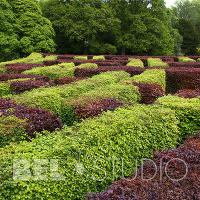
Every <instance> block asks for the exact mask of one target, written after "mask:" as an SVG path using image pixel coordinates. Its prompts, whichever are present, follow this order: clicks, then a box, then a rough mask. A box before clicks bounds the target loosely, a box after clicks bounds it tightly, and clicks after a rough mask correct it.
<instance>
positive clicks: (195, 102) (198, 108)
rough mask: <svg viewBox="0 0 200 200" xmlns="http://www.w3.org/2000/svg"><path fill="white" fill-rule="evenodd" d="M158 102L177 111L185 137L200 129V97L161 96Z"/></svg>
mask: <svg viewBox="0 0 200 200" xmlns="http://www.w3.org/2000/svg"><path fill="white" fill-rule="evenodd" d="M157 103H158V104H160V105H162V106H165V107H168V108H170V109H172V110H174V111H175V113H176V116H177V118H178V119H179V120H180V124H179V127H180V129H181V132H182V133H183V134H184V136H185V137H186V136H188V135H190V134H194V133H195V132H197V131H199V130H200V98H193V99H185V98H181V97H177V96H172V95H168V96H165V97H160V98H159V99H158V100H157Z"/></svg>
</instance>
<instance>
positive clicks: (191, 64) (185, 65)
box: [170, 62, 200, 68]
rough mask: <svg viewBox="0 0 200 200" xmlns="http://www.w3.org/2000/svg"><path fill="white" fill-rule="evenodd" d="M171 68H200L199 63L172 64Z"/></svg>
mask: <svg viewBox="0 0 200 200" xmlns="http://www.w3.org/2000/svg"><path fill="white" fill-rule="evenodd" d="M170 66H171V67H187V68H200V62H172V63H170Z"/></svg>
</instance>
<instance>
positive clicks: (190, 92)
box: [175, 89, 200, 99]
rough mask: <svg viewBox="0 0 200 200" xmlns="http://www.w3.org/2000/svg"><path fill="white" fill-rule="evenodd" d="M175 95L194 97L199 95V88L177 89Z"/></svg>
mask: <svg viewBox="0 0 200 200" xmlns="http://www.w3.org/2000/svg"><path fill="white" fill-rule="evenodd" d="M175 95H176V96H179V97H183V98H188V99H191V98H195V97H198V96H200V89H197V90H179V91H178V92H177V93H176V94H175Z"/></svg>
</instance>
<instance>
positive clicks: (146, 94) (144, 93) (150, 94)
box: [133, 82, 165, 104]
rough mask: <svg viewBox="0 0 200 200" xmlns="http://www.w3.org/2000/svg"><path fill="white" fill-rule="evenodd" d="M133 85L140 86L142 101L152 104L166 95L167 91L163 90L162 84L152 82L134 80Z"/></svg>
mask: <svg viewBox="0 0 200 200" xmlns="http://www.w3.org/2000/svg"><path fill="white" fill-rule="evenodd" d="M133 85H135V86H137V87H138V88H139V92H140V95H141V100H140V103H144V104H152V103H154V102H155V101H156V100H157V99H158V98H159V97H162V96H164V95H165V91H164V90H163V88H162V86H161V85H158V84H157V83H154V84H150V83H141V82H133Z"/></svg>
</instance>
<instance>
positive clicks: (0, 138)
mask: <svg viewBox="0 0 200 200" xmlns="http://www.w3.org/2000/svg"><path fill="white" fill-rule="evenodd" d="M25 124H26V120H21V119H18V118H17V117H16V116H13V115H10V116H8V117H6V116H2V115H1V113H0V148H2V147H4V146H5V145H8V144H10V143H11V142H20V141H21V140H24V139H26V138H27V133H26V130H25V128H24V125H25Z"/></svg>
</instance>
